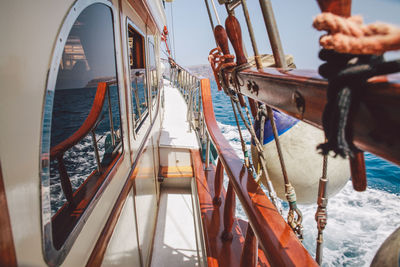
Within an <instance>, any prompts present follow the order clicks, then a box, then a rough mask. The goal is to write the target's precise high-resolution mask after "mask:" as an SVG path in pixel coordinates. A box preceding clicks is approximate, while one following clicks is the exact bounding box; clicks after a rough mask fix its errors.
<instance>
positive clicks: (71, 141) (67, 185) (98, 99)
mask: <svg viewBox="0 0 400 267" xmlns="http://www.w3.org/2000/svg"><path fill="white" fill-rule="evenodd" d="M115 83H116V82H115V81H111V82H99V83H98V85H97V90H96V95H95V98H94V101H93V105H92V108H91V109H90V112H89V115H88V116H87V117H86V119H85V121H84V122H83V124H82V125H81V127H80V128H79V129H78V130H77V131H75V132H74V133H73V134H72V135H71V136H70V137H68V138H67V139H65V140H64V141H62V142H61V143H59V144H57V145H55V146H53V147H51V148H50V159H51V160H53V159H57V163H58V170H59V173H60V180H61V188H62V190H63V193H64V196H65V198H66V199H67V201H68V203H69V204H74V199H73V190H72V185H71V181H70V179H69V176H68V173H67V168H66V167H65V164H64V158H63V157H64V153H65V152H66V151H67V150H68V149H70V148H71V147H73V146H74V145H76V144H77V143H79V142H80V141H81V140H82V139H83V138H85V137H86V136H87V135H88V134H89V133H90V132H92V135H93V141H94V142H95V146H96V147H95V154H96V160H97V163H98V165H99V161H100V159H99V158H98V153H97V144H96V139H95V135H94V132H93V131H94V129H95V128H96V126H97V124H98V122H99V121H100V119H101V118H100V115H101V112H102V110H103V106H104V101H105V98H106V94H107V92H108V93H109V91H108V90H109V85H112V84H115ZM109 105H110V107H111V103H110V99H109ZM110 112H111V111H110ZM110 122H111V123H112V114H111V115H110ZM111 131H112V132H113V126H111ZM112 139H113V142H114V137H113V138H112ZM99 171H100V170H99Z"/></svg>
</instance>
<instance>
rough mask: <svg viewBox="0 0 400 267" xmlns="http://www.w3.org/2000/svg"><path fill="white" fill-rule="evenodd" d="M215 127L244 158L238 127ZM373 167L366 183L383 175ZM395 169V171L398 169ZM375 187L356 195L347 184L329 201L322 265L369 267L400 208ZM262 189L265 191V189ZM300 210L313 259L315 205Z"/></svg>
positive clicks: (396, 200) (390, 195) (398, 199)
mask: <svg viewBox="0 0 400 267" xmlns="http://www.w3.org/2000/svg"><path fill="white" fill-rule="evenodd" d="M217 119H218V118H217ZM218 126H219V127H220V129H221V132H222V133H223V135H224V136H225V138H226V139H227V140H228V141H229V143H230V144H231V145H232V147H233V148H234V149H235V151H236V152H237V155H238V156H239V157H240V158H241V159H243V153H242V149H241V145H240V139H239V138H238V136H239V135H238V130H237V127H236V126H232V125H227V124H224V123H222V122H218ZM242 132H243V135H244V139H245V140H248V141H247V145H249V144H250V143H249V140H250V133H249V132H248V131H247V129H245V128H244V129H242ZM366 158H367V160H369V161H371V160H375V159H376V157H375V156H373V155H370V154H367V156H366ZM379 160H380V159H378V161H379ZM376 164H378V163H377V162H375V167H374V165H373V163H372V164H371V165H372V167H370V168H369V166H367V170H369V171H368V176H369V181H371V180H372V181H374V175H376V173H374V168H375V169H377V170H379V172H384V168H385V164H386V163H385V164H384V163H382V165H381V166H379V167H378V166H376ZM386 167H390V168H391V167H392V165H391V164H388V166H386ZM395 169H396V171H397V170H398V168H397V167H395ZM386 171H387V169H386ZM390 171H391V170H389V172H390ZM390 175H394V176H395V177H396V178H393V179H392V180H393V181H392V183H393V184H394V187H396V188H397V187H398V186H399V185H398V183H396V180H395V179H398V178H399V176H398V174H397V173H395V174H393V172H392V173H391V174H389V176H390ZM378 176H379V174H378ZM386 176H388V174H386ZM383 177H385V175H384V176H383ZM227 183H228V181H227V177H225V182H224V184H225V186H227ZM371 184H372V185H371ZM377 186H379V185H376V183H370V185H369V186H368V189H367V190H366V191H365V192H356V191H354V190H353V188H352V184H351V181H349V182H348V183H347V184H346V186H345V187H344V188H343V189H342V190H341V191H340V192H339V193H338V194H337V195H336V196H334V197H332V198H331V199H329V203H328V223H327V226H326V228H325V230H324V251H323V253H324V257H323V264H322V266H369V264H370V263H371V261H372V259H373V257H374V255H375V253H376V251H377V250H378V249H379V247H380V245H381V244H382V243H383V241H384V240H385V239H386V238H387V237H388V236H389V235H390V234H391V233H392V232H393V231H394V230H395V229H396V228H397V227H398V226H399V225H400V209H399V208H398V203H399V202H400V196H399V195H398V191H397V192H393V190H389V191H387V190H386V191H385V188H383V189H382V188H377ZM392 187H393V186H392ZM263 189H264V191H265V192H266V190H265V188H263ZM266 193H267V192H266ZM236 203H237V210H236V215H237V216H238V217H239V218H241V219H247V218H246V215H245V213H244V211H243V208H242V207H241V206H240V202H239V201H237V202H236ZM283 206H284V207H286V209H284V211H283V213H284V218H286V215H287V212H288V210H287V205H285V204H284V205H283ZM299 208H300V210H301V211H302V212H303V216H304V219H303V226H304V241H303V244H304V246H305V247H306V249H307V250H308V251H309V253H310V254H311V255H312V256H313V257H315V249H316V238H317V232H318V231H317V224H316V222H315V211H316V208H317V205H316V204H314V205H299Z"/></svg>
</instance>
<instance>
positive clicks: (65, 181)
mask: <svg viewBox="0 0 400 267" xmlns="http://www.w3.org/2000/svg"><path fill="white" fill-rule="evenodd" d="M63 156H64V154H63V153H61V154H59V155H58V156H57V162H58V172H59V173H60V180H61V188H62V190H63V193H64V196H65V198H66V199H67V201H68V203H69V204H70V205H75V203H74V198H73V192H72V185H71V181H70V180H69V177H68V173H67V168H66V167H65V164H64V159H63Z"/></svg>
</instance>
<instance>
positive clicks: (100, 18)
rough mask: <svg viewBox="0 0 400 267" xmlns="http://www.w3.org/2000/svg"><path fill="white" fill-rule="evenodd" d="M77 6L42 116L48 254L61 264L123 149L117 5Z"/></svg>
mask: <svg viewBox="0 0 400 267" xmlns="http://www.w3.org/2000/svg"><path fill="white" fill-rule="evenodd" d="M86 2H88V1H86ZM78 4H79V2H78ZM78 4H76V5H75V6H74V7H73V8H72V9H71V12H70V13H69V15H68V16H67V18H66V20H65V23H64V26H63V28H62V30H61V32H60V38H59V40H60V41H61V40H63V36H62V35H63V32H64V34H65V36H64V39H65V41H64V43H63V44H61V45H60V44H59V46H58V47H56V49H55V53H54V56H53V57H55V58H56V59H59V60H58V62H57V61H54V59H53V64H54V65H56V68H55V69H57V68H58V71H57V70H56V71H54V72H53V74H52V73H51V72H50V74H49V79H48V88H47V92H46V102H45V108H44V117H43V131H42V153H41V157H42V191H43V192H42V202H43V203H42V207H43V218H44V220H43V224H44V239H45V240H44V242H45V246H49V247H46V248H45V252H46V253H45V254H47V255H46V257H47V260H48V261H50V262H53V263H56V264H59V263H60V261H61V262H62V259H60V258H62V257H65V254H66V253H65V252H66V251H65V250H68V248H69V247H70V246H71V245H72V242H73V241H74V239H75V238H76V235H77V233H79V230H78V231H76V229H80V228H81V227H82V226H83V223H84V221H85V220H84V219H83V218H84V217H87V216H88V213H89V212H90V210H91V209H90V206H91V203H92V200H93V199H94V197H95V196H96V194H97V193H98V191H99V189H100V188H101V186H102V185H103V184H104V182H105V181H106V180H107V175H108V173H109V172H110V170H111V168H112V167H113V165H114V164H115V163H116V161H117V160H118V158H119V157H120V155H121V154H122V149H123V146H122V131H121V123H120V121H121V119H120V107H119V93H118V83H117V69H116V61H115V58H116V56H115V45H114V24H113V15H112V6H111V4H110V3H108V2H105V1H104V2H102V3H95V4H91V5H89V6H86V7H83V6H82V4H80V5H78ZM78 9H80V12H78ZM74 13H76V14H74ZM66 24H67V25H66ZM68 24H69V25H71V24H72V27H71V26H69V25H68ZM68 26H69V27H68ZM66 27H68V28H69V31H68V29H65V28H66ZM52 67H53V66H52ZM73 229H74V231H72V230H73ZM72 232H73V233H74V234H71V233H72ZM74 235H75V236H74ZM63 250H64V251H63ZM49 251H50V252H49ZM60 255H62V256H60Z"/></svg>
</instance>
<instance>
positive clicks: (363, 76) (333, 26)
mask: <svg viewBox="0 0 400 267" xmlns="http://www.w3.org/2000/svg"><path fill="white" fill-rule="evenodd" d="M313 26H314V27H315V28H316V29H317V30H325V31H327V32H328V33H327V34H326V35H324V36H322V37H321V38H320V44H321V45H322V46H323V47H324V49H322V50H321V52H320V55H319V57H320V59H322V60H323V61H326V63H324V64H323V65H321V66H320V68H319V73H320V74H321V76H323V77H324V78H326V79H328V82H329V85H328V91H327V100H328V101H327V104H326V106H325V109H324V113H323V117H322V123H323V127H324V132H325V136H326V138H327V142H326V143H325V144H321V145H319V146H318V149H320V150H321V152H322V154H324V155H326V154H328V153H329V151H333V152H334V153H335V154H336V155H340V156H342V157H345V156H347V155H350V156H353V153H354V152H355V151H358V149H357V148H356V147H355V146H354V144H353V128H352V121H353V119H354V114H355V111H356V110H357V109H358V107H359V104H360V102H361V99H362V97H363V91H364V89H365V87H366V84H367V80H368V79H369V78H371V77H374V76H377V75H386V74H390V73H395V72H398V71H400V60H394V61H389V62H385V61H384V60H383V56H382V54H383V53H384V52H386V51H389V50H396V49H400V29H399V28H397V27H395V26H392V25H389V24H384V23H373V24H369V25H364V24H363V20H362V18H361V17H360V16H353V17H349V18H343V17H340V16H337V15H334V14H331V13H322V14H320V15H318V16H317V17H316V18H315V19H314V23H313Z"/></svg>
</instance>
